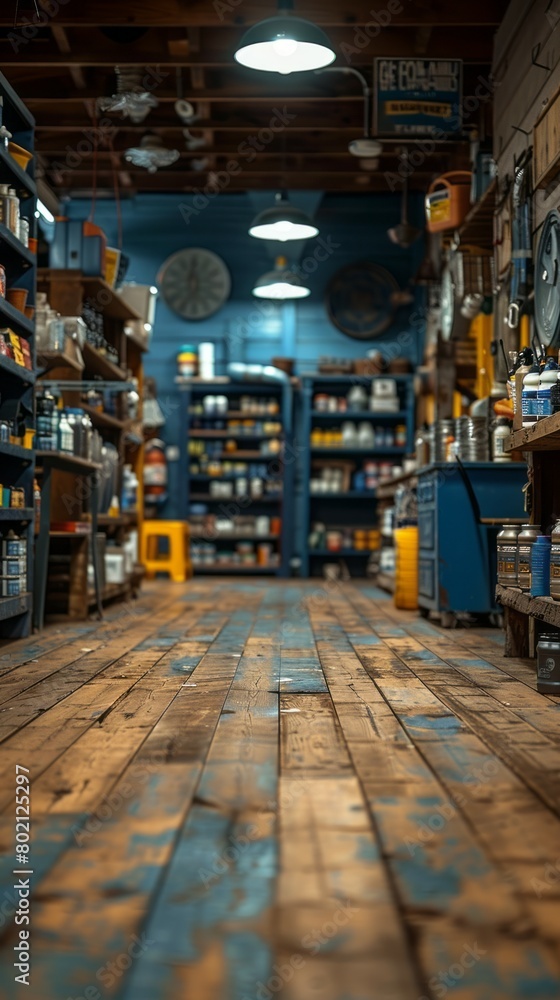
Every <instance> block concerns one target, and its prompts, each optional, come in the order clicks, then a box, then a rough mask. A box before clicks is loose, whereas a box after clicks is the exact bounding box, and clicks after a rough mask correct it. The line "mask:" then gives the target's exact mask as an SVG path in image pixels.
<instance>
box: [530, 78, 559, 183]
mask: <svg viewBox="0 0 560 1000" xmlns="http://www.w3.org/2000/svg"><path fill="white" fill-rule="evenodd" d="M558 173H560V88H559V89H558V90H557V91H556V93H555V94H554V95H553V96H552V97H551V99H550V101H549V102H548V104H547V105H546V107H545V108H544V110H543V111H542V113H541V114H540V115H539V117H538V118H537V121H536V122H535V126H534V128H533V183H534V186H535V187H536V188H544V187H547V186H548V185H549V184H550V182H551V180H552V179H553V178H554V177H555V176H556V175H557V174H558Z"/></svg>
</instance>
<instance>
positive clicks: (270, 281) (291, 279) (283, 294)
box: [253, 257, 311, 302]
mask: <svg viewBox="0 0 560 1000" xmlns="http://www.w3.org/2000/svg"><path fill="white" fill-rule="evenodd" d="M287 264H288V261H287V260H286V258H285V257H277V258H276V261H275V263H274V270H273V271H267V272H266V274H263V275H261V277H260V278H258V280H257V281H255V287H254V288H253V295H255V296H256V297H257V299H276V301H277V302H278V301H284V302H285V301H286V300H287V299H305V298H307V296H308V295H310V294H311V289H310V288H307V286H306V285H304V284H303V281H302V280H301V278H299V277H298V275H297V274H294V272H293V271H290V270H288V267H287Z"/></svg>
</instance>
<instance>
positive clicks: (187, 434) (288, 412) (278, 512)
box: [179, 378, 295, 577]
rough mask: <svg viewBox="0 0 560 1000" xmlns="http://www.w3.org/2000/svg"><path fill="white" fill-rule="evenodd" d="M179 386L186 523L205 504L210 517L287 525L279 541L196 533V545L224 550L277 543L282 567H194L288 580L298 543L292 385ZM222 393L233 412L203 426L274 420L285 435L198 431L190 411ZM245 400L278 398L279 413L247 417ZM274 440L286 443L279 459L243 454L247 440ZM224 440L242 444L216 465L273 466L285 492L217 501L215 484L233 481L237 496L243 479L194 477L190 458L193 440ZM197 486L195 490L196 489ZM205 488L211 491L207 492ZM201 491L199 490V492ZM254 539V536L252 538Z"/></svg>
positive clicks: (223, 381) (223, 383) (205, 383)
mask: <svg viewBox="0 0 560 1000" xmlns="http://www.w3.org/2000/svg"><path fill="white" fill-rule="evenodd" d="M179 387H180V397H181V426H182V433H181V440H182V442H183V445H182V447H181V456H180V477H181V478H180V481H181V483H182V484H184V486H185V490H184V514H183V516H184V518H185V520H189V519H190V516H191V503H203V504H205V505H206V506H207V510H208V513H209V514H216V515H222V516H232V517H234V518H235V517H236V516H246V515H255V516H258V515H259V514H266V515H268V516H278V517H280V518H281V520H282V530H281V533H280V535H279V536H276V538H271V537H270V536H266V537H264V536H263V537H262V538H261V537H259V536H258V535H257V534H256V533H255V535H254V537H253V536H252V534H251V533H249V535H248V534H247V532H245V535H244V534H243V532H241V533H240V534H230V533H224V534H223V535H222V534H220V533H216V534H214V535H212V537H211V539H210V538H207V539H205V538H201V536H200V534H198V537H197V536H196V534H193V537H192V541H193V542H196V541H211V542H212V543H213V544H216V546H219V547H221V546H222V545H224V544H227V545H228V546H230V547H231V545H232V544H235V542H236V541H246V540H251V541H255V543H257V542H258V541H272V544H273V545H274V546H275V547H276V546H277V551H278V552H279V554H280V562H279V565H278V566H259V565H250V566H247V565H244V564H243V563H241V562H239V563H237V562H236V563H232V564H228V563H225V562H222V563H220V562H219V560H216V563H215V564H212V565H210V564H208V563H207V564H204V563H202V564H200V565H195V566H194V571H195V574H199V573H201V574H204V573H217V574H219V573H224V574H225V573H231V574H235V573H240V574H243V575H244V576H250V575H252V574H255V575H266V574H270V575H275V576H280V577H286V576H288V575H289V572H290V560H291V555H292V540H293V520H294V514H293V495H294V487H293V484H294V474H295V453H294V450H293V427H292V412H293V405H292V403H293V400H292V386H291V384H290V383H282V384H280V383H275V382H270V383H269V382H258V383H253V382H251V383H250V382H233V381H231V380H229V379H224V378H220V379H219V381H203V380H200V379H192V380H181V381H180V382H179ZM216 393H219V394H220V395H224V396H227V397H228V399H229V400H230V404H229V407H230V408H229V410H228V412H227V413H224V414H219V415H217V414H209V415H208V417H207V416H206V415H203V417H202V419H203V420H204V422H206V420H208V424H210V425H212V424H213V423H214V422H215V421H216V420H221V421H224V422H225V421H227V420H228V419H239V418H241V419H243V418H247V419H257V420H261V419H262V420H274V421H277V422H278V423H281V424H282V430H281V432H279V433H278V434H277V435H269V434H258V435H256V434H251V435H249V434H247V435H245V434H241V433H229V432H228V430H227V428H226V429H215V428H212V427H208V428H200V427H199V428H197V427H194V426H193V419H194V418H195V417H196V415H194V414H193V413H192V412H191V411H192V407H193V405H194V404H195V403H197V402H200V401H201V400H202V398H203V397H204V396H206V395H213V394H216ZM242 396H251V397H253V398H259V399H266V398H276V399H277V400H278V403H279V412H278V414H267V413H263V414H256V413H245V412H242V411H241V409H240V399H241V397H242ZM270 437H277V438H280V439H281V440H282V451H281V453H280V454H276V453H270V452H269V453H264V454H263V453H261V452H259V451H256V450H245V449H243V447H242V445H243V440H244V439H245V438H248V439H249V441H250V442H253V443H254V442H255V441H256V440H257V439H262V440H266V439H268V438H270ZM221 439H223V441H224V442H225V441H226V440H235V441H236V442H237V445H238V449H237V451H234V452H226V451H223V452H219V453H218V452H217V453H216V454H215V455H214V456H213V457H214V458H215V459H216V460H217V461H233V462H235V461H239V462H247V463H258V464H260V465H262V464H265V465H267V466H269V468H270V469H272V468H273V467H274V470H275V471H274V475H273V477H272V474H271V478H274V479H275V480H276V479H278V478H279V475H278V472H277V471H276V470H277V469H278V468H280V474H281V479H282V491H281V492H273V493H270V494H267V493H264V494H263V496H261V497H253V496H251V495H250V494H249V495H248V496H245V497H242V498H240V497H237V496H235V495H232V496H230V497H225V496H223V497H216V496H212V495H211V494H210V492H209V484H210V482H213V481H219V482H231V483H233V484H234V488H233V494H235V480H236V479H237V478H239V477H238V476H236V475H232V474H231V473H228V474H224V475H223V476H222V475H212V476H211V475H207V474H205V473H200V472H198V473H195V474H191V469H190V466H191V456H190V455H189V450H188V448H189V441H190V440H202V441H205V440H206V441H207V442H208V444H211V443H215V442H219V441H220V440H221ZM193 485H195V489H193V488H192V487H193ZM205 485H206V489H205ZM196 487H198V488H196ZM232 507H237V508H238V510H237V512H235V510H232ZM249 536H250V537H249Z"/></svg>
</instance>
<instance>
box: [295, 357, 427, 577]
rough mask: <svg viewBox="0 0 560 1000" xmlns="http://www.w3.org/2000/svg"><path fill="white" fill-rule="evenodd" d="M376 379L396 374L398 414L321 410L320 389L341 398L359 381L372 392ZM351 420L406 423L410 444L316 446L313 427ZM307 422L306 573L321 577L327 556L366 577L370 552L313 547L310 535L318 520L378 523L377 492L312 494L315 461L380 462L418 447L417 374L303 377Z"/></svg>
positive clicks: (341, 523)
mask: <svg viewBox="0 0 560 1000" xmlns="http://www.w3.org/2000/svg"><path fill="white" fill-rule="evenodd" d="M376 378H390V379H393V380H394V381H395V382H396V383H397V390H398V393H399V400H400V405H399V410H398V412H396V413H374V412H372V411H370V410H368V411H362V410H357V411H352V410H346V411H344V412H324V411H322V410H316V409H314V406H313V400H314V397H315V395H316V394H317V393H329V394H333V395H336V396H346V395H347V394H348V392H349V390H350V389H351V388H352V387H353V386H355V385H363V386H364V387H365V388H366V389H367V391H368V395H369V394H370V393H371V383H372V381H374V380H375V379H376ZM345 420H352V421H354V422H358V421H362V420H365V421H368V422H371V423H372V424H380V425H383V426H385V427H390V426H392V425H394V426H396V425H397V424H405V426H406V444H405V445H404V446H402V447H399V446H380V447H373V448H346V447H340V446H339V447H312V446H311V431H312V429H313V427H327V426H329V427H335V426H340V424H341V423H342V422H343V421H345ZM302 423H303V435H304V436H303V439H302V444H303V456H302V459H303V463H302V488H303V494H302V518H301V519H302V524H303V531H304V547H303V553H302V576H306V577H307V576H315V575H319V574H320V573H321V569H322V566H323V564H324V562H325V560H327V559H330V560H333V561H336V560H337V559H345V560H348V565H349V568H350V571H351V572H352V574H353V575H356V576H361V575H364V572H365V567H366V564H367V560H368V558H369V556H370V550H367V549H360V550H358V549H342V550H340V551H339V552H330V551H329V550H328V549H311V548H309V544H308V537H309V533H310V530H311V526H312V524H314V523H315V522H321V523H324V524H326V525H327V526H329V525H333V526H334V525H336V527H337V528H343V527H348V528H350V529H353V528H360V527H363V528H368V527H369V528H375V527H376V523H377V515H376V496H375V491H373V490H367V491H364V492H363V493H361V492H358V491H356V490H353V489H351V490H348V491H347V492H345V493H338V494H332V493H311V491H310V481H311V478H312V476H311V471H312V465H313V463H314V462H319V461H320V460H321V459H324V460H325V462H327V461H328V460H329V459H333V460H337V459H340V458H347V459H354V460H355V461H356V463H357V465H361V463H362V461H363V460H364V459H366V458H371V459H373V460H376V459H379V460H380V461H383V460H389V459H394V460H398V459H402V458H404V456H405V455H406V454H407V453H408V452H411V451H412V450H413V448H414V392H413V384H412V376H411V375H387V376H381V375H380V376H376V375H374V376H371V377H368V376H361V375H308V376H304V377H303V379H302Z"/></svg>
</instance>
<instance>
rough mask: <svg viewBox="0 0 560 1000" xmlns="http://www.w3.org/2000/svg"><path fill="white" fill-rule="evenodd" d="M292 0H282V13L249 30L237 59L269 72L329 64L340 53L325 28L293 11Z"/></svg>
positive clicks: (301, 69)
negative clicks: (335, 48)
mask: <svg viewBox="0 0 560 1000" xmlns="http://www.w3.org/2000/svg"><path fill="white" fill-rule="evenodd" d="M292 7H293V4H292V2H291V0H279V3H278V14H277V15H276V17H269V18H267V19H266V20H265V21H259V23H258V24H254V25H253V27H252V28H249V30H248V31H246V32H245V34H244V35H243V38H242V39H241V42H240V43H239V48H238V49H237V51H236V53H235V60H236V61H237V62H238V63H240V64H241V65H242V66H248V67H249V69H258V70H262V71H264V72H267V73H282V74H284V75H285V74H288V73H302V72H304V71H307V70H313V69H320V68H321V67H322V66H328V65H329V64H330V63H332V62H333V61H334V59H336V53H335V52H334V49H333V47H332V45H331V43H330V41H329V39H328V38H327V36H326V34H325V32H324V31H322V30H321V28H318V27H317V25H316V24H313V23H312V22H311V21H305V20H303V18H301V17H294V15H293V14H292Z"/></svg>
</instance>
